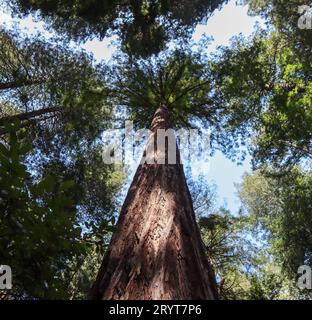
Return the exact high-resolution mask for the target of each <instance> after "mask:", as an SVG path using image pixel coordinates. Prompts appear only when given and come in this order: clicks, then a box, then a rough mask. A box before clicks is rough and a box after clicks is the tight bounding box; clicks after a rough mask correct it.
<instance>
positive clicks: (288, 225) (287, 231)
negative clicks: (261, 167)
mask: <svg viewBox="0 0 312 320" xmlns="http://www.w3.org/2000/svg"><path fill="white" fill-rule="evenodd" d="M311 182H312V175H311V171H303V170H302V169H300V168H299V167H295V168H293V169H292V170H291V171H290V172H289V173H288V174H287V175H283V176H277V177H274V172H269V175H267V171H264V172H262V173H261V172H256V173H255V174H253V175H247V176H246V177H245V179H244V182H243V184H242V186H241V188H240V196H241V198H242V201H243V202H244V204H245V206H246V209H247V210H248V212H250V214H251V217H252V219H253V223H254V225H256V226H258V227H261V230H263V236H265V237H266V238H267V239H268V242H269V245H270V251H271V252H272V254H273V255H274V257H275V258H276V261H277V262H278V263H279V265H281V267H282V269H283V272H284V273H285V274H286V275H287V276H288V278H289V279H290V280H292V281H294V280H295V279H296V277H297V270H298V267H299V266H301V265H311V263H312V261H311V256H312V255H311V252H312V243H311V225H312V224H311V223H312V221H311V204H312V189H311V186H312V183H311Z"/></svg>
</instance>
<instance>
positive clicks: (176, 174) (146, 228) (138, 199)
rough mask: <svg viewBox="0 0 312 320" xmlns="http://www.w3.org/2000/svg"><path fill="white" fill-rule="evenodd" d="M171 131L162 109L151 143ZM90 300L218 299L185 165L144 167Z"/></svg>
mask: <svg viewBox="0 0 312 320" xmlns="http://www.w3.org/2000/svg"><path fill="white" fill-rule="evenodd" d="M170 127H171V125H170V110H169V109H168V108H167V107H165V106H161V107H160V108H159V109H158V110H157V111H156V113H155V116H154V119H153V122H152V134H151V137H150V139H149V141H152V140H153V138H154V136H155V133H156V130H157V129H168V128H170ZM178 157H179V156H178ZM89 298H90V299H118V300H119V299H120V300H124V299H129V300H130V299H131V300H136V299H144V300H145V299H160V300H162V299H170V300H171V299H177V300H179V299H187V300H189V299H216V298H217V291H216V285H215V277H214V273H213V271H212V269H211V266H210V264H209V262H208V260H207V257H206V255H205V251H204V247H203V244H202V241H201V238H200V233H199V229H198V226H197V224H196V221H195V214H194V210H193V206H192V200H191V196H190V192H189V190H188V187H187V184H186V180H185V176H184V172H183V166H182V165H181V164H179V163H177V164H142V165H140V166H139V167H138V169H137V172H136V174H135V176H134V179H133V182H132V184H131V187H130V189H129V191H128V194H127V197H126V200H125V202H124V205H123V207H122V210H121V213H120V217H119V220H118V223H117V231H116V233H115V234H114V235H113V237H112V239H111V243H110V245H109V249H108V251H107V253H106V256H105V257H104V260H103V263H102V266H101V268H100V270H99V273H98V276H97V279H96V281H95V283H94V285H93V287H92V289H91V290H90V294H89Z"/></svg>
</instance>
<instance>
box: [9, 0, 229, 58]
mask: <svg viewBox="0 0 312 320" xmlns="http://www.w3.org/2000/svg"><path fill="white" fill-rule="evenodd" d="M226 2H227V1H226V0H196V1H189V0H183V1H167V0H153V1H144V0H130V1H125V0H115V1H110V0H108V1H102V0H95V1H94V0H93V1H80V0H78V1H77V0H66V1H50V0H46V1H33V0H32V1H25V0H21V1H20V0H17V1H13V2H12V1H8V2H7V3H8V4H9V5H10V7H11V8H12V9H13V11H14V12H15V13H19V14H22V15H27V14H28V13H30V12H33V13H34V12H37V10H39V14H40V17H42V18H43V19H45V21H47V22H48V23H49V24H50V25H51V26H52V27H53V28H54V29H55V30H56V31H58V32H60V33H63V34H64V33H66V34H67V35H68V36H69V37H70V38H72V39H74V40H85V39H88V38H91V37H94V36H97V37H99V38H100V39H103V38H104V37H105V36H107V35H108V34H109V32H110V31H117V33H118V34H119V36H120V38H121V41H122V47H123V49H124V50H125V51H127V52H129V53H132V54H135V55H141V56H145V57H146V56H148V55H150V54H151V53H157V52H159V51H161V50H162V49H164V47H165V44H166V42H167V41H169V40H173V39H176V38H177V37H188V36H189V35H190V33H191V31H192V29H193V28H194V27H195V26H196V24H198V23H199V22H200V21H202V20H203V19H205V18H207V17H209V16H210V15H211V14H212V12H213V11H214V10H215V9H217V8H220V7H221V5H222V4H223V3H226Z"/></svg>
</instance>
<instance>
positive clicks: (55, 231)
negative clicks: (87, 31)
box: [0, 30, 123, 299]
mask: <svg viewBox="0 0 312 320" xmlns="http://www.w3.org/2000/svg"><path fill="white" fill-rule="evenodd" d="M0 41H1V42H2V44H3V46H1V52H0V61H2V63H0V65H1V66H0V79H1V90H0V99H1V118H0V126H1V146H2V147H1V152H2V157H1V164H0V169H1V170H0V171H1V174H0V180H1V190H2V193H1V197H0V203H1V205H2V206H3V208H2V209H3V210H2V216H1V224H2V227H3V228H2V229H1V232H0V237H1V239H2V240H1V245H2V246H1V257H2V258H3V259H4V260H5V262H6V263H7V264H9V265H11V266H12V268H13V277H14V279H15V281H16V283H15V288H16V292H14V297H21V298H50V299H51V298H64V299H66V298H69V297H76V296H80V297H81V296H82V295H83V294H84V293H85V291H83V290H86V289H85V288H84V287H83V286H80V287H78V288H77V284H74V282H73V281H76V280H77V279H78V278H79V279H80V277H82V273H83V270H82V269H80V268H82V266H83V265H84V264H85V263H86V259H87V258H88V256H89V255H91V254H93V253H94V251H95V250H96V251H97V255H98V256H101V255H102V254H103V248H104V247H105V242H106V241H108V238H109V233H110V232H111V231H112V226H113V225H114V215H115V213H116V212H115V209H116V207H117V205H116V195H117V193H118V191H119V188H120V185H121V182H122V180H123V174H122V171H121V168H117V167H115V168H114V167H112V166H106V165H104V163H103V161H102V157H101V144H100V138H101V133H102V131H103V130H104V129H105V128H107V127H108V126H109V125H110V122H109V119H110V108H109V106H108V104H107V103H106V102H105V101H106V97H107V93H106V90H105V87H104V85H103V82H102V80H101V75H100V74H99V73H97V72H96V71H95V69H94V68H93V66H92V60H90V57H89V56H87V55H85V54H84V53H79V52H72V51H70V50H69V49H68V48H65V47H62V46H59V45H52V44H50V43H47V42H45V41H44V40H43V39H38V38H36V39H30V38H29V39H28V38H26V39H23V38H19V39H18V38H17V37H16V36H15V35H14V34H12V33H10V32H7V31H4V30H2V31H1V39H0ZM11 126H13V127H14V128H15V129H14V132H13V133H12V132H11V131H12V128H11ZM12 139H13V140H12ZM26 146H28V147H27V149H25V148H26ZM37 185H39V186H37ZM63 185H65V186H64V188H65V187H66V186H67V189H66V190H65V191H66V192H65V191H64V190H63V189H62V188H63V187H62V186H63ZM26 213H27V217H26V216H25V214H26ZM19 230H22V231H19ZM94 259H95V257H94ZM25 274H26V275H27V276H26V278H25ZM93 276H94V275H93ZM71 279H72V280H71ZM91 279H92V277H91V278H90V280H88V281H92V280H91ZM32 283H36V285H32ZM70 288H72V289H70ZM71 290H72V291H71ZM80 290H81V291H80Z"/></svg>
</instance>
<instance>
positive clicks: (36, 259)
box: [0, 127, 85, 298]
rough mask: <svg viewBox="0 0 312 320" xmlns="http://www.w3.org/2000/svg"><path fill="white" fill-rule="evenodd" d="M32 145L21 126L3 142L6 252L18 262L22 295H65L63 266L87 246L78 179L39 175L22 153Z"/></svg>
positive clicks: (0, 186)
mask: <svg viewBox="0 0 312 320" xmlns="http://www.w3.org/2000/svg"><path fill="white" fill-rule="evenodd" d="M29 149H30V148H29V145H26V144H21V143H19V140H18V137H17V135H16V127H15V128H10V138H9V143H8V144H3V143H1V144H0V190H1V198H0V208H1V209H0V211H1V225H0V239H1V241H0V243H1V246H0V256H1V261H2V263H5V264H8V265H10V266H12V269H13V279H14V291H15V294H16V295H17V296H19V295H20V296H21V297H26V298H27V297H35V298H38V297H40V298H64V297H66V294H67V293H66V286H64V283H63V282H64V280H63V272H64V270H66V269H67V263H68V261H70V260H71V259H73V258H77V259H81V257H82V256H83V254H84V251H85V248H84V245H83V244H80V243H79V242H78V241H77V240H78V239H79V238H80V237H81V228H80V226H79V224H78V221H77V219H76V216H75V208H74V206H73V205H74V203H73V201H72V199H71V197H70V192H71V189H72V188H73V187H74V184H73V181H60V180H57V179H56V178H54V177H53V176H51V175H49V176H45V177H43V178H42V179H41V180H40V181H34V180H33V179H32V177H31V175H30V174H29V172H28V171H27V168H26V166H25V165H24V164H23V163H22V159H23V158H24V157H25V156H26V155H27V153H28V152H29Z"/></svg>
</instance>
